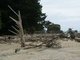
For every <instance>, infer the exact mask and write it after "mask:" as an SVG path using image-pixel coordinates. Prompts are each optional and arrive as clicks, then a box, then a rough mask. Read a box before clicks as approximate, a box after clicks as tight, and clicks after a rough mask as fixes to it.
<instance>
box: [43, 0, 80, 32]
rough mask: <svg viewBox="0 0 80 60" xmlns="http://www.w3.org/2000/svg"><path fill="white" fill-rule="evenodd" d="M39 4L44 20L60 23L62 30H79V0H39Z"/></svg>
mask: <svg viewBox="0 0 80 60" xmlns="http://www.w3.org/2000/svg"><path fill="white" fill-rule="evenodd" d="M41 4H42V6H43V8H42V9H43V10H42V11H43V12H44V13H46V15H47V18H46V20H49V21H51V22H53V23H55V24H60V25H61V29H62V30H64V31H66V30H68V28H72V29H74V30H79V31H80V0H41Z"/></svg>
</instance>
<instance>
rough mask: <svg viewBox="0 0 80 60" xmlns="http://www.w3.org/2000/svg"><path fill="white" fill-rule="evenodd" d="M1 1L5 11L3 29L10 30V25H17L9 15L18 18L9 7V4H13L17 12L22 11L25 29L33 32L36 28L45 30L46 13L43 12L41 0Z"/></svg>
mask: <svg viewBox="0 0 80 60" xmlns="http://www.w3.org/2000/svg"><path fill="white" fill-rule="evenodd" d="M1 2H2V3H1V4H2V5H1V6H0V8H1V9H2V11H3V13H2V22H3V25H2V26H3V27H4V30H3V31H8V29H12V28H11V27H10V25H15V23H14V22H13V21H11V20H10V19H9V16H12V17H14V18H16V19H17V17H15V16H14V14H13V13H12V12H11V11H10V10H9V9H8V8H7V5H10V6H12V8H13V9H14V10H15V11H16V12H17V10H20V11H21V14H22V20H23V28H24V29H25V30H27V31H28V32H31V33H33V32H34V31H36V30H37V31H39V30H43V22H44V21H45V18H46V15H45V14H44V13H42V6H41V5H40V0H1ZM4 2H5V4H4ZM5 27H6V28H5Z"/></svg>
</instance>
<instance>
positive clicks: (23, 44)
mask: <svg viewBox="0 0 80 60" xmlns="http://www.w3.org/2000/svg"><path fill="white" fill-rule="evenodd" d="M8 7H9V8H10V10H11V11H12V12H13V13H14V14H16V15H17V17H18V20H16V19H14V18H12V17H11V16H10V18H11V19H12V20H13V21H14V22H15V23H16V24H17V26H18V28H19V31H18V30H17V29H16V28H15V27H13V28H14V29H15V30H16V31H17V32H19V36H20V42H21V47H25V39H24V32H23V26H22V19H21V14H20V11H18V13H16V12H15V11H14V10H13V9H12V8H11V6H9V5H8ZM11 32H12V33H14V32H13V31H11ZM14 34H15V33H14Z"/></svg>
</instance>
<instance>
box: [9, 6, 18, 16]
mask: <svg viewBox="0 0 80 60" xmlns="http://www.w3.org/2000/svg"><path fill="white" fill-rule="evenodd" d="M8 7H9V8H10V10H11V11H12V12H14V14H16V15H17V16H18V14H17V13H16V12H15V11H14V10H13V9H12V8H11V6H10V5H8Z"/></svg>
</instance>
